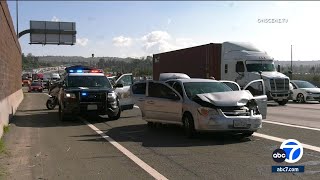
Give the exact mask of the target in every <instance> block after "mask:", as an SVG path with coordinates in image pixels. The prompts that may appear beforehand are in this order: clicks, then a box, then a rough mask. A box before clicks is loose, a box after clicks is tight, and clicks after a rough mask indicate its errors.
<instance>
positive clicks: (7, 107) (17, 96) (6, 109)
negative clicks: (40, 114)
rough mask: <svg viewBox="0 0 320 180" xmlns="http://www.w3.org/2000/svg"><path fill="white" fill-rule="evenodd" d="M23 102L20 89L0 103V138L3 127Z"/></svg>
mask: <svg viewBox="0 0 320 180" xmlns="http://www.w3.org/2000/svg"><path fill="white" fill-rule="evenodd" d="M22 100H23V92H22V89H20V90H18V91H16V92H15V93H13V94H11V95H10V96H8V97H7V98H5V99H3V100H1V101H0V110H1V111H0V137H2V135H3V127H4V126H8V124H9V119H10V118H11V117H12V116H13V115H14V114H15V113H16V111H17V109H18V106H19V105H20V103H21V102H22Z"/></svg>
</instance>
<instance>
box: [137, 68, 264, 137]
mask: <svg viewBox="0 0 320 180" xmlns="http://www.w3.org/2000/svg"><path fill="white" fill-rule="evenodd" d="M170 74H171V75H173V78H172V79H170V78H164V79H166V81H165V82H164V81H140V82H136V83H134V84H133V85H132V86H131V94H132V97H133V99H134V103H135V104H136V105H137V106H139V108H140V110H141V112H142V118H143V119H144V120H146V121H147V123H148V126H151V127H152V126H153V125H154V124H156V123H162V124H177V125H181V126H183V127H184V129H185V132H186V135H187V136H188V137H192V136H193V135H194V134H195V133H196V132H197V131H228V132H234V133H240V134H241V135H243V136H245V137H246V136H251V135H252V134H253V133H254V132H255V131H257V130H258V129H259V128H261V127H262V124H261V122H262V119H264V118H266V114H267V96H266V95H265V94H266V90H265V86H264V81H263V80H262V79H260V80H254V81H252V82H250V83H248V84H247V85H246V86H245V87H244V88H243V90H241V89H240V86H239V85H238V84H237V83H236V82H233V81H217V80H211V79H196V78H188V77H186V76H181V73H180V74H178V75H174V73H170ZM179 76H180V77H179ZM160 80H161V78H160Z"/></svg>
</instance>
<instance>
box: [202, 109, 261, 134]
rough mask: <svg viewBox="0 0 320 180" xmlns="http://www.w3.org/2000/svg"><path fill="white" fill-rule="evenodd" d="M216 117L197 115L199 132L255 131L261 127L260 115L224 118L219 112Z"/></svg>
mask: <svg viewBox="0 0 320 180" xmlns="http://www.w3.org/2000/svg"><path fill="white" fill-rule="evenodd" d="M217 111H219V114H218V115H213V116H207V117H205V116H202V115H201V114H198V116H197V120H198V130H200V131H239V132H241V131H257V130H258V129H260V128H261V127H262V115H253V114H251V115H250V116H225V115H224V114H223V113H222V112H221V111H220V110H217Z"/></svg>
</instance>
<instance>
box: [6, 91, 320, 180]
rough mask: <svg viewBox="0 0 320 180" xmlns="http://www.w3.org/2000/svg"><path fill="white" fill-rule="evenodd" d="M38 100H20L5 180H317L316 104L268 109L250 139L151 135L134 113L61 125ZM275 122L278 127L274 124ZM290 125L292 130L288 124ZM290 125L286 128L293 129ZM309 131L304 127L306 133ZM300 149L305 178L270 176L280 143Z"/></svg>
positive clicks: (161, 131) (170, 132)
mask: <svg viewBox="0 0 320 180" xmlns="http://www.w3.org/2000/svg"><path fill="white" fill-rule="evenodd" d="M47 98H48V96H47V95H46V94H44V93H25V98H24V101H23V102H22V104H21V105H20V108H19V110H18V112H17V114H16V116H15V117H14V119H13V120H12V121H11V124H10V130H9V132H8V133H7V134H6V135H5V136H4V141H5V146H6V152H7V153H2V154H1V155H0V157H1V160H0V168H1V172H2V174H3V175H2V176H0V177H1V178H4V179H24V180H28V179H77V180H78V179H92V180H93V179H154V178H158V179H320V140H319V138H320V104H318V103H309V104H294V103H289V104H288V105H286V106H284V107H281V106H277V105H276V104H270V105H269V107H268V117H267V120H266V121H264V123H263V128H262V129H261V130H260V131H259V132H257V133H255V134H254V136H253V137H250V138H246V139H239V138H238V137H234V136H230V135H223V134H201V135H200V136H199V137H197V138H195V139H187V138H186V137H185V136H184V134H183V132H182V130H181V129H180V128H179V127H175V126H165V127H163V126H162V127H158V128H155V129H150V128H148V127H147V125H146V123H145V122H144V121H143V120H142V119H141V115H140V111H139V109H138V108H134V109H133V110H130V111H125V112H124V113H123V114H122V117H121V119H119V120H116V121H108V120H107V118H101V117H95V116H93V115H88V116H86V117H79V118H78V119H77V120H74V121H69V122H60V121H59V120H58V111H57V109H56V110H52V111H50V110H47V109H46V106H45V102H46V100H47ZM275 122H277V123H275ZM290 124H291V125H290ZM292 124H293V125H294V126H293V125H292ZM310 127H311V128H310ZM290 138H293V139H297V140H299V141H300V142H301V143H304V144H305V145H304V147H305V148H304V154H303V157H302V159H301V160H300V161H299V162H298V163H295V164H294V165H303V166H305V172H304V173H282V174H279V173H278V174H275V173H271V166H272V165H292V164H287V163H281V164H278V163H276V162H274V161H273V159H272V152H273V151H274V150H275V149H277V148H279V146H280V145H281V141H282V139H290Z"/></svg>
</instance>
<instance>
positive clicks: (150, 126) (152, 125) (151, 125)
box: [147, 122, 155, 128]
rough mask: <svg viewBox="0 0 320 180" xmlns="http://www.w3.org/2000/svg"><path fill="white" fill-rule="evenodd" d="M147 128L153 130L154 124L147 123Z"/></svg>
mask: <svg viewBox="0 0 320 180" xmlns="http://www.w3.org/2000/svg"><path fill="white" fill-rule="evenodd" d="M147 125H148V127H149V128H154V127H155V124H154V123H153V122H147Z"/></svg>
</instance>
